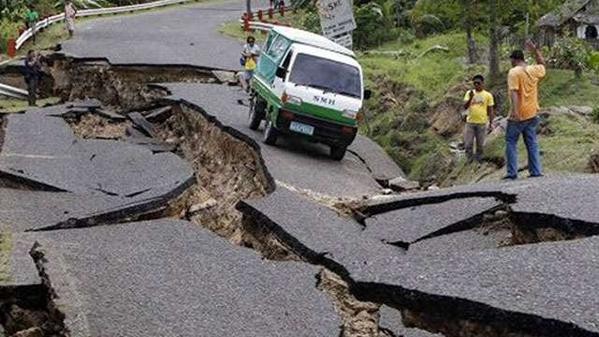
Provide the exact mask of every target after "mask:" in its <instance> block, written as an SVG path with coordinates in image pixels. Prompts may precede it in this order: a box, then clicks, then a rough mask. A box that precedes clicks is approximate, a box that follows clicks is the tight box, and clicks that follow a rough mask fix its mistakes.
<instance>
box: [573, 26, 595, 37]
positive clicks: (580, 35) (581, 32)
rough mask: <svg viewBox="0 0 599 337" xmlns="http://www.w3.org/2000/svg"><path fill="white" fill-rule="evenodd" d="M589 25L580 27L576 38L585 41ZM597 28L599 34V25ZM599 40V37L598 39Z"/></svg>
mask: <svg viewBox="0 0 599 337" xmlns="http://www.w3.org/2000/svg"><path fill="white" fill-rule="evenodd" d="M587 27H588V25H580V26H578V28H577V29H576V36H578V38H580V39H584V38H585V35H584V32H585V31H586V29H587ZM595 28H597V31H598V32H599V25H596V26H595ZM598 39H599V37H598Z"/></svg>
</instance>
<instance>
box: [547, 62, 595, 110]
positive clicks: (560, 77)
mask: <svg viewBox="0 0 599 337" xmlns="http://www.w3.org/2000/svg"><path fill="white" fill-rule="evenodd" d="M596 81H597V76H596V75H594V74H592V73H586V74H583V75H581V78H579V79H577V78H576V77H575V75H574V71H572V70H563V69H549V70H548V72H547V76H546V78H545V79H544V80H543V82H541V90H540V92H539V96H540V100H541V106H543V107H550V106H569V105H586V106H590V107H594V106H598V105H599V95H597V93H598V92H599V86H597V83H596V84H593V82H596Z"/></svg>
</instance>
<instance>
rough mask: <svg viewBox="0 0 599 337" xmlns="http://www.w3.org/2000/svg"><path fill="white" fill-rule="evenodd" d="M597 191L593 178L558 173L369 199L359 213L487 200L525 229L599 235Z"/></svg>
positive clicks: (597, 180)
mask: <svg viewBox="0 0 599 337" xmlns="http://www.w3.org/2000/svg"><path fill="white" fill-rule="evenodd" d="M598 189H599V176H597V175H584V174H573V175H565V174H562V175H554V176H549V177H543V178H532V179H522V180H518V181H513V182H495V183H485V184H475V185H465V186H457V187H452V188H447V189H442V190H436V191H430V192H419V193H411V194H405V195H399V196H392V197H388V198H387V197H386V198H379V199H373V200H370V201H366V202H365V205H364V207H363V208H362V210H361V211H362V212H363V213H364V214H365V215H366V216H367V217H369V216H374V215H379V216H380V214H383V213H386V212H392V211H396V210H399V209H404V208H409V207H413V206H421V205H424V204H439V203H443V202H446V201H448V200H457V199H464V198H473V197H490V198H496V199H498V200H501V201H502V202H504V203H505V204H506V205H508V206H509V208H510V213H511V216H512V218H513V219H514V220H515V221H517V222H518V223H524V224H525V225H526V226H528V227H543V226H546V227H557V228H558V229H560V230H563V231H566V232H570V231H574V232H577V233H582V234H584V235H596V234H599V209H598V208H597V199H596V195H595V193H596V192H595V191H597V190H598ZM574 200H575V202H574Z"/></svg>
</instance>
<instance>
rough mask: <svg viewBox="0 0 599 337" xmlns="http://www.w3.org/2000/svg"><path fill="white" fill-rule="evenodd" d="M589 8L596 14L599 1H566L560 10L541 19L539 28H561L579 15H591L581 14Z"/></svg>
mask: <svg viewBox="0 0 599 337" xmlns="http://www.w3.org/2000/svg"><path fill="white" fill-rule="evenodd" d="M589 5H590V6H589ZM587 6H589V7H592V8H593V12H594V11H595V10H596V9H597V8H599V0H569V1H565V2H564V4H563V5H561V6H560V7H559V8H557V9H556V10H554V11H552V12H549V13H547V14H545V15H544V16H543V17H541V18H540V19H539V21H538V23H537V25H538V26H539V27H559V26H561V25H563V24H564V23H565V22H566V21H568V20H570V19H573V18H575V16H577V14H584V15H587V14H590V13H586V12H585V13H579V12H580V11H581V10H582V9H584V8H586V7H587ZM577 21H578V20H577ZM581 22H582V21H581Z"/></svg>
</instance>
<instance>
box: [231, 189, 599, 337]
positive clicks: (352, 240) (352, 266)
mask: <svg viewBox="0 0 599 337" xmlns="http://www.w3.org/2000/svg"><path fill="white" fill-rule="evenodd" d="M238 209H240V210H241V211H242V212H243V213H244V214H245V216H250V217H253V218H255V219H256V220H257V221H256V223H259V224H261V225H262V226H265V227H266V228H267V229H269V230H270V231H271V232H272V233H273V234H275V235H276V237H277V238H278V239H279V240H280V241H282V243H283V244H284V245H285V246H287V247H289V248H290V249H291V250H293V251H294V252H295V253H296V254H298V255H299V256H301V257H303V258H304V259H306V260H307V261H309V262H311V263H315V264H321V265H324V266H326V267H328V268H330V269H332V270H334V271H336V272H337V273H339V274H340V275H342V276H343V277H344V278H345V279H346V280H347V281H348V282H350V284H352V285H353V289H354V292H355V293H356V294H357V296H358V297H359V298H360V299H361V300H366V301H375V302H379V303H386V304H389V305H394V306H396V305H398V303H401V305H402V306H403V307H404V308H407V309H410V310H413V311H417V312H425V313H428V314H431V315H436V317H444V319H445V318H447V320H454V321H459V320H473V321H474V322H476V323H477V324H480V325H482V326H491V327H495V328H500V327H507V328H508V329H509V331H514V332H522V331H523V332H527V333H530V334H531V335H538V336H555V337H557V336H599V327H598V326H597V322H599V317H598V316H597V315H598V314H597V312H596V310H594V309H593V308H597V307H599V302H598V301H599V299H598V298H597V297H595V296H592V295H591V293H592V292H593V291H594V290H593V289H595V288H596V287H597V286H599V265H597V263H596V261H597V258H598V257H599V255H598V254H599V249H597V248H599V247H597V245H599V237H591V238H588V239H583V240H572V241H561V242H555V243H551V244H548V243H544V244H536V245H521V246H515V247H508V248H500V249H488V248H487V249H483V250H466V251H460V250H456V251H454V252H447V253H445V254H437V255H436V256H435V254H432V253H427V254H410V253H409V251H408V252H407V253H406V252H403V251H402V250H401V249H398V248H395V247H392V246H390V245H385V244H383V243H381V242H380V241H379V240H377V239H375V238H373V237H371V236H370V235H368V234H367V233H365V232H361V231H360V229H359V225H358V224H357V223H355V222H352V221H351V220H350V219H346V218H342V217H340V216H339V215H337V214H336V213H335V212H333V211H331V210H328V209H326V208H324V207H322V206H319V205H316V204H314V203H312V202H310V201H308V200H306V199H303V198H301V197H299V196H297V195H294V194H292V193H290V192H288V191H284V190H283V189H281V188H278V189H277V191H275V193H273V194H271V195H270V196H268V197H266V198H264V199H261V200H256V201H244V202H241V203H240V204H238ZM484 246H485V245H484V244H483V247H484ZM429 249H433V250H434V249H435V248H434V246H433V247H430V248H429Z"/></svg>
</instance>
